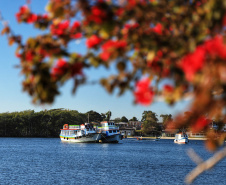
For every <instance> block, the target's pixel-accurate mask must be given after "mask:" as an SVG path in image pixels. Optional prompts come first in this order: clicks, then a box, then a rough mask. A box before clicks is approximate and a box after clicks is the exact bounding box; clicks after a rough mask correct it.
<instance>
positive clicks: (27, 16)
mask: <svg viewBox="0 0 226 185" xmlns="http://www.w3.org/2000/svg"><path fill="white" fill-rule="evenodd" d="M37 18H38V16H37V15H36V14H33V13H30V10H29V8H28V7H27V6H26V5H24V6H22V7H20V10H19V12H18V13H16V19H17V21H18V22H21V21H25V22H27V23H33V22H35V21H37Z"/></svg>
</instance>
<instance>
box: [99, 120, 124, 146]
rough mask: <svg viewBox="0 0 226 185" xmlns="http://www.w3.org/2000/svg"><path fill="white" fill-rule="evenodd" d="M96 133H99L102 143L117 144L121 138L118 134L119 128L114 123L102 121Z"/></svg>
mask: <svg viewBox="0 0 226 185" xmlns="http://www.w3.org/2000/svg"><path fill="white" fill-rule="evenodd" d="M97 129H98V133H101V136H102V137H101V141H102V142H103V143H118V142H119V141H120V140H122V138H123V136H122V135H121V134H120V131H119V127H117V126H115V123H114V122H111V121H102V122H101V123H100V126H98V127H97Z"/></svg>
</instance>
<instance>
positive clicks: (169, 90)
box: [163, 84, 174, 93]
mask: <svg viewBox="0 0 226 185" xmlns="http://www.w3.org/2000/svg"><path fill="white" fill-rule="evenodd" d="M173 89H174V88H173V86H172V85H168V84H166V85H164V87H163V91H165V92H168V93H171V92H173Z"/></svg>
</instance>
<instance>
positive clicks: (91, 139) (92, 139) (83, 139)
mask: <svg viewBox="0 0 226 185" xmlns="http://www.w3.org/2000/svg"><path fill="white" fill-rule="evenodd" d="M60 139H61V141H63V142H73V143H98V142H99V140H101V134H98V133H96V134H89V135H86V136H79V137H76V136H64V135H60Z"/></svg>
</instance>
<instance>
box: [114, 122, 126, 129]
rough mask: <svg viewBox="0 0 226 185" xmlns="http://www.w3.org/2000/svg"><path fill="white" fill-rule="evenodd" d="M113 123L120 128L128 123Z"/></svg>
mask: <svg viewBox="0 0 226 185" xmlns="http://www.w3.org/2000/svg"><path fill="white" fill-rule="evenodd" d="M115 125H116V126H118V127H119V128H121V127H128V123H126V122H119V123H115Z"/></svg>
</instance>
